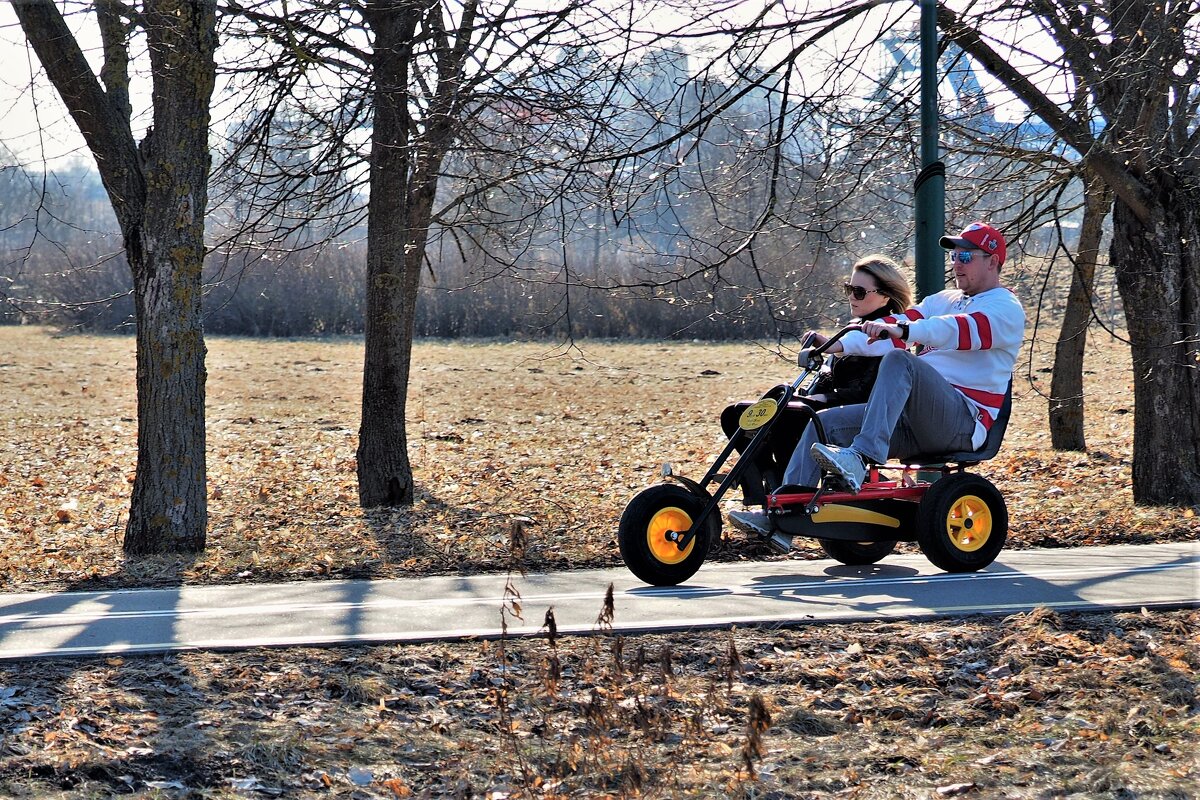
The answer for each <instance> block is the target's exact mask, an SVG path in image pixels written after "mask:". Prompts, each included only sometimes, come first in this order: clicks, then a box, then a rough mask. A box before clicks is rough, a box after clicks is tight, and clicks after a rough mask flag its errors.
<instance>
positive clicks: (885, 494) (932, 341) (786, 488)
mask: <svg viewBox="0 0 1200 800" xmlns="http://www.w3.org/2000/svg"><path fill="white" fill-rule="evenodd" d="M942 245H943V246H944V247H947V248H948V249H951V250H952V255H951V259H952V263H953V266H954V274H955V282H956V285H957V288H956V289H951V290H947V291H944V292H940V293H938V294H936V295H933V296H931V297H929V298H926V299H925V300H924V301H923V302H922V303H920V304H918V305H916V306H914V307H913V308H911V309H908V310H907V311H906V312H905V314H904V315H897V316H893V317H885V318H883V319H881V320H876V321H867V322H865V323H863V324H862V326H861V328H860V329H859V330H849V329H843V330H842V331H839V333H838V334H837V335H836V336H834V337H832V338H831V339H829V340H828V341H826V342H825V343H823V344H821V345H819V346H818V347H816V348H813V349H810V350H808V351H806V352H802V354H801V362H802V363H801V366H802V367H804V368H805V372H804V373H802V375H801V376H800V377H799V378H797V380H796V381H795V382H794V383H793V384H792V385H791V386H790V387H786V389H785V391H784V392H783V394H782V395H781V396H779V397H775V398H772V397H769V396H768V397H764V399H763V400H760V401H759V402H758V403H755V404H754V405H752V406H750V407H748V408H747V409H746V411H745V412H744V413H743V415H742V418H741V419H740V423H741V424H740V427H739V431H738V432H737V434H735V437H733V438H731V441H730V444H729V445H728V446H727V447H726V449H725V452H723V453H722V454H721V456H719V457H718V459H717V462H716V463H715V464H714V465H713V468H712V469H710V471H709V474H708V475H706V476H705V478H704V479H703V480H702V481H700V482H695V481H690V480H687V479H684V478H682V477H675V476H670V475H669V470H666V472H667V474H668V477H674V478H675V480H676V481H677V483H678V484H679V485H671V484H661V485H659V486H655V487H651V488H650V489H647V490H645V491H643V492H642V493H640V494H639V495H638V496H636V497H635V498H634V499H633V500H632V501H631V502H630V504H629V506H628V507H627V508H626V511H625V514H624V515H623V516H622V520H621V528H620V531H619V537H618V538H619V541H620V544H621V553H622V556H623V557H624V559H625V562H626V564H627V565H628V566H629V567H630V569H631V570H632V571H633V572H634V573H635V574H637V575H638V576H639V577H640V578H642V579H643V580H646V581H647V582H649V583H654V584H668V585H669V584H675V583H679V582H681V581H683V580H686V579H687V578H688V577H690V576H691V575H692V574H694V573H695V571H696V569H698V568H699V565H700V563H701V562H702V561H703V559H704V557H705V555H706V554H707V551H708V548H709V545H710V543H711V541H712V540H713V539H714V538H715V537H716V536H719V535H720V517H719V514H718V513H717V511H716V506H717V503H718V502H719V501H720V499H721V497H722V496H723V495H724V493H725V492H726V491H727V489H728V488H729V487H730V486H732V485H734V484H735V483H740V482H741V480H742V474H743V473H745V472H746V468H747V466H749V464H747V463H746V462H752V460H753V455H754V453H753V451H755V450H756V448H758V447H762V446H763V444H764V442H765V441H767V439H768V437H769V434H770V430H771V427H772V424H771V423H772V420H775V419H780V418H783V417H784V416H785V414H781V413H779V412H780V410H782V409H792V408H793V405H794V404H792V403H791V400H792V397H793V396H794V395H795V394H796V392H798V391H801V390H802V389H803V388H804V382H805V381H806V380H808V379H809V377H810V376H811V375H812V374H813V368H814V366H815V365H816V364H817V360H818V359H820V358H822V357H823V356H824V354H825V353H827V352H839V351H841V352H847V353H857V354H862V355H867V354H870V353H871V352H878V351H879V350H880V349H886V350H887V353H886V355H884V356H882V357H881V360H880V366H879V376H878V379H877V381H876V383H875V386H874V388H873V389H872V391H871V395H870V398H869V399H868V401H867V402H866V403H864V404H856V405H849V406H842V407H836V408H829V409H825V410H823V411H820V412H816V413H814V412H812V411H811V410H808V411H806V410H805V409H804V408H800V409H796V411H798V412H800V413H804V414H806V415H807V416H808V417H809V422H808V424H807V425H805V426H804V428H803V434H802V436H801V437H800V442H799V444H798V446H797V447H796V448H795V450H794V452H793V454H792V456H791V458H790V460H789V462H788V466H787V469H786V470H785V473H784V477H783V481H784V485H783V486H780V487H775V490H774V491H773V492H771V493H770V494H768V495H767V496H766V497H765V499H766V504H765V506H766V509H765V512H744V513H739V512H734V514H731V518H732V519H733V521H734V522H735V524H738V525H739V527H744V528H748V529H750V530H754V531H756V532H758V533H761V534H763V535H764V536H767V537H770V539H771V540H772V541H773V543H774V544H775V546H776V547H778V548H781V549H782V548H785V547H790V544H791V538H792V537H793V536H795V535H807V536H814V537H816V538H817V539H818V540H819V541H820V542H821V544H822V547H823V548H824V549H825V550H826V552H827V553H828V554H829V555H831V556H833V557H834V558H837V559H839V560H841V561H843V562H844V563H858V564H865V563H873V562H874V561H877V560H879V559H880V558H882V557H883V556H885V555H887V553H889V552H890V551H891V549H892V547H894V544H895V542H896V541H900V540H916V541H917V542H918V543H919V544H920V546H921V548H922V550H923V552H925V554H926V556H927V557H929V558H930V560H931V561H933V563H934V564H936V565H937V566H939V567H941V568H943V569H946V570H951V571H969V570H976V569H981V568H982V567H984V566H986V565H987V564H989V563H991V561H992V560H993V559H994V558H995V557H996V555H997V554H998V553H999V551H1000V549H1001V548H1002V547H1003V543H1004V538H1005V535H1006V531H1007V510H1006V509H1005V507H1004V502H1003V498H1002V497H1001V496H1000V494H999V492H997V491H996V489H995V487H993V486H992V485H991V484H990V483H989V482H988V481H986V480H985V479H983V478H981V477H979V476H977V475H972V474H969V473H966V472H965V471H964V469H963V468H964V467H965V466H966V465H968V464H971V463H976V462H978V461H982V460H985V459H987V458H990V457H992V456H993V455H994V454H995V451H996V450H997V449H998V448H999V444H1000V439H1001V438H1002V436H1003V431H1004V426H1005V425H1006V424H1007V417H1008V410H1009V404H1010V403H1011V375H1012V368H1013V365H1014V364H1015V362H1016V356H1017V352H1018V350H1019V348H1020V345H1021V341H1022V339H1023V335H1024V323H1025V314H1024V310H1023V309H1022V308H1021V305H1020V303H1019V301H1018V300H1017V299H1016V297H1015V296H1014V295H1013V294H1012V292H1010V291H1009V290H1007V289H1005V288H1004V287H1002V286H1001V285H1000V280H999V278H1000V269H1001V267H1002V265H1003V263H1004V258H1005V255H1006V245H1005V242H1004V238H1003V236H1002V235H1001V234H1000V233H999V232H998V231H996V230H995V229H994V228H992V227H991V226H988V225H985V224H983V223H974V224H972V225H971V226H969V227H968V228H967V229H966V230H964V231H963V233H962V234H961V235H960V236H958V237H943V239H942ZM911 343H916V344H918V345H921V347H922V349H921V351H920V354H919V355H914V354H912V353H911V352H909V351H908V349H907V348H908V345H909V344H911ZM772 409H773V410H772ZM744 435H748V436H749V437H750V442H749V443H748V444H746V445H745V446H744V448H743V450H742V457H741V459H739V462H738V463H737V464H736V465H735V466H734V467H733V469H731V470H730V472H729V473H728V474H727V475H725V476H724V478H723V480H722V482H721V484H720V485H719V486H718V488H717V490H716V492H715V493H713V494H709V492H708V489H707V487H708V485H709V484H710V483H711V482H712V481H714V480H715V479H716V478H717V477H718V474H717V471H718V470H719V468H720V467H721V466H722V465H723V463H724V462H725V460H726V459H727V458H728V456H729V455H730V454H731V452H732V451H733V450H734V449H735V444H736V442H735V439H736V438H738V437H741V436H744ZM889 457H892V458H898V459H900V461H901V463H898V464H893V465H891V466H887V461H888V458H889ZM914 465H920V466H922V469H921V470H920V471H919V472H920V473H922V474H928V473H929V472H930V471H931V469H930V468H931V465H937V469H938V470H939V471H940V473H941V474H942V475H943V476H944V477H941V479H940V480H937V481H934V482H932V483H930V482H927V481H924V480H920V479H918V477H917V475H918V471H917V470H915V469H912V468H911V467H913V466H914ZM897 470H898V471H899V472H900V474H899V475H898V476H896V477H888V475H887V474H886V472H887V471H890V472H895V471H897ZM747 498H748V499H752V498H751V492H749V491H747Z"/></svg>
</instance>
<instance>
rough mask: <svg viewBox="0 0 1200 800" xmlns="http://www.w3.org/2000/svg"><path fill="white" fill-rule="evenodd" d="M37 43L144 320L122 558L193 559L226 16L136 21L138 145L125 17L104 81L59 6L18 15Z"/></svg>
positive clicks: (28, 7) (112, 14)
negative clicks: (145, 120) (92, 170)
mask: <svg viewBox="0 0 1200 800" xmlns="http://www.w3.org/2000/svg"><path fill="white" fill-rule="evenodd" d="M14 8H15V10H16V12H17V15H18V19H19V20H20V23H21V27H22V29H23V30H24V32H25V35H26V38H27V39H28V41H29V43H30V45H31V46H32V47H33V48H34V50H35V52H36V53H37V55H38V59H39V60H40V61H41V63H42V66H43V67H44V68H45V70H46V73H47V75H48V76H49V78H50V80H51V82H52V83H53V84H54V86H55V88H56V89H57V90H58V92H59V94H60V95H61V96H62V98H63V101H64V102H65V103H66V105H67V108H68V109H69V111H70V112H71V115H72V117H73V119H74V120H75V123H76V124H77V125H78V126H79V129H80V131H81V132H82V133H83V135H84V139H85V140H86V141H87V144H88V147H89V149H90V150H91V152H92V154H93V156H94V157H95V159H96V166H97V168H98V170H99V172H100V176H101V179H102V181H103V182H104V186H105V189H106V190H107V192H108V196H109V199H110V201H111V202H112V205H113V209H114V211H115V212H116V217H117V221H118V223H119V225H120V227H121V233H122V236H123V239H124V245H125V253H126V258H127V260H128V262H129V267H130V270H131V272H132V274H133V287H134V302H135V308H136V314H137V405H138V454H137V474H136V477H135V478H134V483H133V493H132V497H131V501H130V509H129V519H128V522H127V524H126V528H125V542H124V546H125V550H126V552H129V553H163V552H195V551H198V550H202V549H203V548H204V545H205V537H206V529H207V524H208V506H207V495H206V471H205V433H204V398H205V380H206V372H205V367H204V357H205V345H204V334H203V328H202V325H201V318H200V294H201V283H200V274H201V267H202V265H203V261H204V252H205V248H204V214H205V209H206V206H207V202H208V173H209V149H208V127H209V101H210V99H211V96H212V91H213V85H214V82H215V75H216V68H215V63H214V52H215V50H216V42H217V37H216V3H215V2H213V1H212V0H146V2H145V3H144V4H143V6H142V8H141V13H140V14H139V15H137V21H138V24H140V25H142V26H143V27H144V30H145V34H146V42H147V47H148V50H149V58H150V64H151V73H152V79H153V89H152V102H153V127H152V128H151V129H150V131H148V132H147V134H146V136H145V137H144V139H143V140H142V142H141V144H140V145H138V144H137V143H136V142H135V140H134V138H133V135H132V133H131V125H130V113H131V109H130V105H129V95H128V83H129V78H128V54H129V49H128V46H129V41H128V33H129V30H130V28H131V26H132V25H133V21H132V16H130V17H128V18H123V17H122V15H123V14H126V15H128V14H131V10H130V9H128V8H127V7H125V6H123V5H121V4H118V3H115V2H112V0H99V2H97V3H96V11H97V19H98V22H99V25H100V30H101V36H102V40H103V43H104V67H103V69H102V71H101V79H102V80H103V85H102V84H101V79H98V78H97V77H96V75H95V74H93V72H92V70H91V68H90V67H89V65H88V63H87V61H86V60H85V59H84V57H83V54H82V52H81V51H80V49H79V46H78V44H77V42H76V41H75V39H74V37H73V35H72V33H71V31H70V29H69V28H68V27H67V25H66V23H65V21H64V20H63V17H62V15H61V14H60V13H59V11H58V9H57V7H56V6H55V4H54V3H53V2H51V1H50V0H19V1H18V2H17V3H15V4H14Z"/></svg>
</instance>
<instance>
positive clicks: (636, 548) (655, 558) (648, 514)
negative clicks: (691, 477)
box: [617, 483, 721, 586]
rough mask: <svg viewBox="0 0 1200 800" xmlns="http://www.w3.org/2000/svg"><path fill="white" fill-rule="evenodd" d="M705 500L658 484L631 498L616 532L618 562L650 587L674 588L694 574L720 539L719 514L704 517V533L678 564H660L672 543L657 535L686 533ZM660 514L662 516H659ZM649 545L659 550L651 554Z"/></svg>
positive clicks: (672, 554)
mask: <svg viewBox="0 0 1200 800" xmlns="http://www.w3.org/2000/svg"><path fill="white" fill-rule="evenodd" d="M706 502H707V500H706V499H704V498H700V497H697V496H696V495H694V494H692V493H691V492H689V491H688V490H687V489H684V488H683V487H682V486H677V485H675V484H672V483H660V484H658V485H657V486H651V487H650V488H648V489H644V490H642V491H641V492H639V493H638V494H636V495H634V497H633V499H632V500H630V501H629V505H627V506H626V507H625V512H624V513H623V514H621V524H620V527H619V528H618V529H617V542H618V544H620V546H621V558H622V559H624V560H625V566H627V567H629V571H630V572H632V573H633V574H634V575H636V576H637V577H638V578H640V579H642V580H643V581H645V582H646V583H648V584H650V585H652V586H675V585H677V584H680V583H683V582H684V581H686V580H687V579H688V578H690V577H692V576H693V575H695V574H696V570H698V569H700V565H701V564H703V563H704V559H705V557H706V556H707V555H708V550H709V548H710V547H711V546H712V543H713V542H714V541H716V540H717V538H718V537H719V536H720V535H721V514H720V510H719V509H715V510H714V511H713V512H712V513H711V514H710V515H709V517H708V520H707V521H706V523H705V525H704V530H702V531H700V532H699V533H698V534H697V535H696V537H695V538H694V539H692V542H691V544H690V545H688V548H689V549H688V550H687V551H685V552H686V555H683V556H681V557H680V558H679V560H678V561H675V562H671V561H667V560H664V558H663V556H664V554H669V555H670V556H672V557H673V558H674V557H675V552H673V551H672V550H671V549H670V548H672V547H674V543H673V542H667V541H666V539H665V537H662V536H660V535H659V534H661V533H662V531H665V530H679V529H680V528H677V527H675V526H676V525H679V526H681V527H682V526H683V525H684V524H685V523H686V528H683V529H684V530H686V529H687V528H690V527H691V525H692V522H693V521H694V520H695V519H696V518H697V517H698V516H699V515H700V512H701V511H702V510H703V509H704V505H705V503H706ZM660 512H661V514H662V516H659V515H660ZM652 543H653V544H657V545H658V547H659V549H658V552H657V553H656V552H655V549H654V547H652Z"/></svg>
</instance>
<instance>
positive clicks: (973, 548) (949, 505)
mask: <svg viewBox="0 0 1200 800" xmlns="http://www.w3.org/2000/svg"><path fill="white" fill-rule="evenodd" d="M1007 536H1008V507H1007V506H1006V505H1005V504H1004V496H1003V495H1001V494H1000V491H999V490H998V489H997V488H996V487H995V486H993V485H992V483H991V481H989V480H987V479H986V478H981V477H980V476H978V475H972V474H970V473H967V472H959V473H956V474H953V475H947V476H946V477H944V478H942V479H941V480H939V481H936V482H935V483H934V484H933V485H932V486H930V487H929V491H928V492H926V493H925V497H923V498H922V499H921V505H920V507H919V509H918V511H917V544H919V545H920V546H921V552H923V553H924V554H925V557H926V558H928V559H929V560H930V561H931V562H933V565H934V566H936V567H939V568H941V569H944V570H946V572H974V571H976V570H980V569H983V568H984V567H986V566H987V565H988V564H990V563H992V562H993V561H994V560H995V559H996V556H998V555H1000V550H1001V549H1002V548H1003V547H1004V540H1005V539H1006V538H1007Z"/></svg>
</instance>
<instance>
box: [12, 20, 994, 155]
mask: <svg viewBox="0 0 1200 800" xmlns="http://www.w3.org/2000/svg"><path fill="white" fill-rule="evenodd" d="M822 2H830V0H816V2H814V3H813V6H814V7H816V6H819V5H820V4H821V3H822ZM752 5H754V4H753V3H750V2H745V3H742V4H741V5H740V6H739V9H740V10H739V12H738V13H739V14H742V15H744V14H745V13H747V12H746V9H747V8H749V7H750V6H752ZM906 12H907V13H906ZM887 13H888V14H889V15H890V16H892V17H896V16H897V14H898V13H905V16H906V17H911V18H912V22H913V23H915V22H916V20H917V19H918V12H917V10H916V5H915V3H914V4H912V5H911V6H907V7H905V5H904V4H897V5H893V6H891V7H890V8H889V9H888V10H887ZM68 23H69V24H71V26H72V28H73V29H74V30H75V32H76V36H77V38H78V40H79V42H80V45H81V46H82V47H83V49H84V52H85V54H87V55H88V56H89V58H90V59H91V60H92V62H93V67H98V64H99V60H98V55H97V54H98V50H99V37H98V34H96V32H95V31H94V26H90V25H85V24H84V18H83V17H80V16H75V17H69V18H68ZM666 27H671V25H670V24H669V23H668V24H664V28H666ZM870 27H871V26H866V28H864V30H865V31H866V32H868V33H872V31H871V29H870ZM834 46H836V43H835V44H834ZM0 64H3V65H4V69H3V70H0V163H5V162H8V163H11V162H12V161H13V160H14V159H15V160H18V161H20V162H22V163H25V164H37V163H47V164H50V165H54V166H59V167H62V166H74V165H83V166H86V167H87V168H89V169H90V168H91V166H92V160H91V156H90V154H89V153H88V152H87V149H86V146H85V145H84V142H83V138H82V136H80V134H79V133H78V130H77V129H76V127H75V125H74V123H73V122H72V121H71V119H70V117H69V115H67V113H66V111H65V109H64V107H63V105H62V103H61V102H60V100H59V98H58V95H57V93H56V92H55V91H54V89H53V88H52V87H50V85H49V83H48V81H46V80H45V79H44V76H43V77H42V79H41V80H38V81H33V80H32V78H31V76H32V75H36V74H37V73H38V65H37V63H36V57H35V56H34V55H33V53H32V51H31V50H30V49H29V48H28V47H27V46H26V45H25V40H24V35H23V33H22V31H21V29H20V27H19V25H18V24H17V21H16V15H15V12H14V11H13V9H12V6H11V4H10V3H9V2H4V1H3V0H0ZM982 77H983V78H984V80H985V85H986V82H987V81H988V80H989V79H988V78H987V77H986V76H982ZM987 88H989V89H990V93H991V95H992V99H993V102H995V101H996V100H997V99H1001V101H1002V93H1000V92H998V91H997V89H996V87H995V86H994V85H993V86H991V87H987ZM134 93H135V102H134V106H135V113H136V109H137V107H138V105H139V104H138V103H137V100H136V93H137V87H136V85H135V87H134ZM143 96H144V95H143ZM140 105H141V106H142V107H144V106H145V105H146V103H145V102H143V103H141V104H140ZM137 123H138V121H137V120H135V132H136V129H137ZM142 124H143V125H145V124H146V121H145V120H142Z"/></svg>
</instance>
